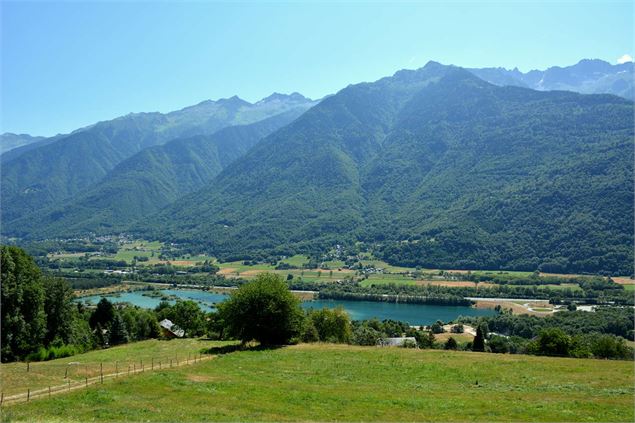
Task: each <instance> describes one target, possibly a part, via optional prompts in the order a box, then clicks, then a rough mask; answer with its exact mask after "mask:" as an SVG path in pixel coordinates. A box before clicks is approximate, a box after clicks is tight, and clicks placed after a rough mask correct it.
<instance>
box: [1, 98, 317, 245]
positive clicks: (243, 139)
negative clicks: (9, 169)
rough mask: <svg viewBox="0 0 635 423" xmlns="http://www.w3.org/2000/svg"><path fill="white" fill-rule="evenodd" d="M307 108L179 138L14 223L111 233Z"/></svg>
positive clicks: (42, 230)
mask: <svg viewBox="0 0 635 423" xmlns="http://www.w3.org/2000/svg"><path fill="white" fill-rule="evenodd" d="M303 112H304V108H296V109H293V110H290V111H288V112H285V113H281V114H279V115H276V116H273V117H270V118H267V119H264V120H262V121H259V122H256V123H253V124H251V125H240V126H230V127H228V128H224V129H221V130H220V131H217V132H215V133H214V134H212V135H198V136H194V137H189V138H184V139H182V138H179V139H176V140H173V141H170V142H168V143H166V144H163V145H160V146H155V147H149V148H146V149H144V150H142V151H140V152H139V153H137V154H135V155H134V156H132V157H130V158H128V159H126V160H124V161H123V162H121V163H120V164H118V165H117V166H116V167H115V168H114V169H113V170H111V171H110V172H109V173H108V174H107V175H106V176H105V177H104V178H103V179H102V180H101V181H100V182H98V183H97V184H95V185H93V186H91V187H89V188H88V189H87V190H84V191H82V192H80V193H79V194H77V195H75V196H74V197H73V198H72V199H71V200H69V201H67V202H66V203H65V204H63V205H62V206H58V207H51V208H48V209H44V210H42V211H39V212H35V213H31V214H29V215H27V216H25V217H24V218H22V219H17V220H15V221H14V222H13V223H12V225H11V230H12V233H14V234H17V235H22V236H37V237H44V236H46V237H50V236H59V237H64V236H66V237H67V236H80V235H86V234H88V233H106V234H111V233H113V232H116V231H120V230H122V229H125V228H126V227H127V226H129V225H131V224H132V223H134V222H135V220H137V219H141V218H143V217H144V216H148V215H150V214H152V213H154V212H156V211H158V210H159V209H161V208H162V207H164V206H166V205H168V204H169V203H171V202H173V201H175V200H177V199H178V198H180V197H182V196H184V195H186V194H188V193H190V192H192V191H195V190H197V189H199V188H201V187H202V186H203V185H205V184H206V183H207V182H209V181H210V180H211V179H212V178H213V177H214V176H216V175H217V174H218V173H219V172H220V171H221V170H222V169H223V168H225V167H227V165H229V164H230V163H231V162H232V161H234V160H235V159H237V158H238V157H240V156H242V155H243V154H245V152H246V151H247V150H249V149H250V148H251V147H252V146H254V145H255V144H256V143H257V142H258V141H259V140H260V139H262V138H263V137H265V136H267V135H269V134H270V133H272V132H273V131H275V130H277V129H278V128H280V127H282V126H284V125H286V124H288V123H290V122H291V121H293V120H294V119H296V118H297V117H298V116H299V115H301V114H302V113H303Z"/></svg>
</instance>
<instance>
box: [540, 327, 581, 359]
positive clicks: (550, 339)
mask: <svg viewBox="0 0 635 423" xmlns="http://www.w3.org/2000/svg"><path fill="white" fill-rule="evenodd" d="M537 343H538V354H540V355H555V356H561V357H566V356H568V355H569V349H570V348H571V345H572V340H571V337H570V336H569V335H567V334H566V333H565V332H564V331H563V330H562V329H560V328H546V329H543V330H542V331H540V334H539V335H538V339H537Z"/></svg>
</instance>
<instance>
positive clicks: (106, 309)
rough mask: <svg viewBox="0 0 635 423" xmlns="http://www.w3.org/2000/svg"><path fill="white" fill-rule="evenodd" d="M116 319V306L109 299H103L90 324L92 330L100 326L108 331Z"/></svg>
mask: <svg viewBox="0 0 635 423" xmlns="http://www.w3.org/2000/svg"><path fill="white" fill-rule="evenodd" d="M114 318H115V306H113V304H112V303H111V302H110V301H108V299H107V298H102V299H101V300H99V302H98V303H97V308H95V311H93V314H91V316H90V319H89V321H88V322H89V323H90V327H92V328H95V327H97V325H98V324H99V325H100V326H101V327H102V328H103V329H108V328H109V327H110V324H111V323H112V321H113V319H114Z"/></svg>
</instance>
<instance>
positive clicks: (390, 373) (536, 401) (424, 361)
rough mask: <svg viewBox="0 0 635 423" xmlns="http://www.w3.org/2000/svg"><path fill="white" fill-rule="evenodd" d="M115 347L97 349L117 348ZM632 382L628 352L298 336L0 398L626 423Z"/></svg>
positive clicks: (144, 409) (54, 403)
mask: <svg viewBox="0 0 635 423" xmlns="http://www.w3.org/2000/svg"><path fill="white" fill-rule="evenodd" d="M193 342H198V341H193ZM167 344H168V345H170V346H174V347H175V349H174V350H173V351H172V352H176V349H179V351H180V345H178V344H177V343H172V342H169V343H167ZM116 349H117V348H113V349H111V351H99V352H96V354H100V353H101V354H115V353H113V351H115V350H116ZM127 353H132V351H127ZM168 355H169V354H168ZM117 356H118V357H121V356H119V355H117ZM73 359H74V360H78V361H81V360H83V359H84V358H83V357H81V356H79V357H74V358H73ZM99 359H101V358H99V357H98V356H94V357H93V358H91V360H99ZM634 383H635V374H634V369H633V366H632V362H625V361H598V360H583V359H566V358H548V357H535V356H522V355H498V354H496V355H495V354H486V353H471V352H454V351H451V352H450V351H442V350H414V349H403V348H378V347H352V346H347V345H332V344H301V345H297V346H291V347H284V348H279V349H271V350H248V351H238V352H230V353H227V354H223V355H218V356H216V357H215V358H213V359H211V360H206V361H202V362H200V363H197V364H193V365H191V366H182V367H178V368H173V369H167V370H161V371H155V372H149V373H144V374H137V375H134V376H131V377H123V378H119V379H116V380H108V381H106V382H105V383H104V384H103V385H94V386H89V387H88V388H86V389H80V390H77V391H74V392H70V393H68V394H60V395H58V396H55V397H53V398H51V399H38V400H34V401H31V402H30V403H22V404H17V405H11V406H5V407H4V408H3V411H2V413H3V416H2V417H3V419H4V420H7V421H8V420H11V421H50V420H55V421H89V420H90V421H245V420H250V421H254V420H255V421H300V420H301V421H334V420H340V421H414V420H417V421H430V420H435V421H466V420H469V421H568V422H574V421H602V422H609V421H633V420H634V419H635V414H634V410H633V404H632V402H633V394H634V390H635V388H634Z"/></svg>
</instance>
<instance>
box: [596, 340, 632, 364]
mask: <svg viewBox="0 0 635 423" xmlns="http://www.w3.org/2000/svg"><path fill="white" fill-rule="evenodd" d="M591 353H592V354H593V356H594V357H597V358H614V359H615V358H619V359H629V358H630V359H633V349H632V348H629V347H628V346H627V345H626V342H624V339H623V338H618V337H616V336H613V335H595V336H594V337H593V339H592V341H591Z"/></svg>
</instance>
